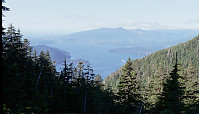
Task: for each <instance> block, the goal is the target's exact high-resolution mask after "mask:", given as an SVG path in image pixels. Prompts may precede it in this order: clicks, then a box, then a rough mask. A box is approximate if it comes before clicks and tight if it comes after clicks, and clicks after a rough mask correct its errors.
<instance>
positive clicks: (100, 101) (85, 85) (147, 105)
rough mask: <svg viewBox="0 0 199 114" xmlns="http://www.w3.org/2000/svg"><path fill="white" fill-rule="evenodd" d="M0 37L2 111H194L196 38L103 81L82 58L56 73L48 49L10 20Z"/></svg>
mask: <svg viewBox="0 0 199 114" xmlns="http://www.w3.org/2000/svg"><path fill="white" fill-rule="evenodd" d="M2 2H3V1H2ZM2 10H3V11H4V10H8V8H6V7H2ZM1 40H2V41H1V59H2V64H1V65H2V68H3V72H2V75H1V76H2V85H3V91H2V93H3V94H2V95H3V97H2V98H3V105H2V109H3V113H108V114H109V113H110V114H117V113H118V114H121V113H168V114H172V113H199V108H198V107H199V76H198V75H199V73H198V71H199V63H198V62H199V61H198V60H199V58H198V57H199V36H197V37H195V38H194V39H193V40H191V41H189V42H186V43H183V44H180V45H177V46H175V47H172V48H168V49H166V50H161V51H158V52H157V53H153V54H151V55H150V56H147V57H144V58H142V59H139V60H134V61H131V60H130V58H129V60H128V61H127V63H126V64H125V65H124V66H123V67H122V68H121V69H120V70H118V71H117V72H116V73H114V74H112V75H111V76H109V77H107V78H106V79H105V81H104V82H102V79H101V77H100V75H95V74H94V73H93V71H94V70H93V69H92V67H91V66H90V65H87V66H84V64H83V63H82V62H80V63H79V65H77V66H74V65H73V64H72V63H67V61H66V60H65V61H63V69H62V71H61V72H60V73H59V72H57V71H56V69H55V65H54V63H55V62H52V61H51V58H50V53H49V52H48V51H47V52H39V54H37V51H36V50H34V51H33V50H32V47H31V46H30V42H29V41H28V39H26V38H22V35H21V33H20V30H16V29H15V27H14V26H13V25H12V24H11V25H10V26H9V27H8V28H7V29H4V28H3V27H2V39H1ZM103 84H105V86H104V85H103Z"/></svg>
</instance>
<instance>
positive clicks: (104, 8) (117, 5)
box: [3, 0, 199, 34]
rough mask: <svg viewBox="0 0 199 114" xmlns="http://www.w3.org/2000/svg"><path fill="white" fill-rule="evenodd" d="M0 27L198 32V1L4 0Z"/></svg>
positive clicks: (32, 30)
mask: <svg viewBox="0 0 199 114" xmlns="http://www.w3.org/2000/svg"><path fill="white" fill-rule="evenodd" d="M3 5H5V6H7V7H9V8H10V11H9V12H5V13H4V14H5V15H6V17H4V18H3V20H4V22H3V26H4V27H7V26H8V25H9V24H10V23H12V24H13V25H14V26H15V27H16V28H19V29H20V30H21V31H23V32H25V33H57V34H59V33H73V32H79V31H85V30H92V29H97V28H106V27H108V28H116V27H123V28H126V29H199V15H198V14H199V13H198V11H199V7H198V5H199V0H6V3H4V4H3Z"/></svg>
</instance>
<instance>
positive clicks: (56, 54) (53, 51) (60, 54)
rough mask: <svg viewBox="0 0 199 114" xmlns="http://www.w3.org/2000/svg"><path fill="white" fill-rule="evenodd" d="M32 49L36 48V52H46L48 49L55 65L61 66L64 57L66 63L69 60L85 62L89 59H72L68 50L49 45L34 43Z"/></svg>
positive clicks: (75, 62) (76, 62) (69, 61)
mask: <svg viewBox="0 0 199 114" xmlns="http://www.w3.org/2000/svg"><path fill="white" fill-rule="evenodd" d="M33 50H36V51H37V54H40V52H41V51H43V52H46V51H47V50H48V51H49V53H50V56H51V60H52V61H55V62H56V66H61V65H62V64H63V61H64V59H65V58H66V61H67V62H68V63H71V62H72V63H74V64H78V63H79V62H84V63H85V64H88V63H89V61H86V60H83V59H72V58H71V55H70V53H69V52H67V51H64V50H60V49H57V48H55V47H50V46H46V45H34V46H33Z"/></svg>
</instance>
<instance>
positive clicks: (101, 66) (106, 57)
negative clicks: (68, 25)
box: [47, 42, 143, 79]
mask: <svg viewBox="0 0 199 114" xmlns="http://www.w3.org/2000/svg"><path fill="white" fill-rule="evenodd" d="M47 45H48V46H52V47H56V48H58V49H61V50H65V51H67V52H69V53H70V54H71V56H72V59H84V60H87V61H89V62H90V64H91V66H92V67H93V69H94V73H95V74H100V75H101V76H102V78H103V79H104V78H106V77H107V76H108V75H110V74H111V73H112V72H115V71H116V70H118V69H119V68H120V67H122V66H123V65H124V64H125V62H124V61H126V60H128V58H129V57H130V58H131V59H132V60H133V59H137V58H141V57H143V55H135V54H118V53H110V52H109V50H110V49H114V48H118V46H110V45H97V44H91V43H77V42H57V43H53V44H47ZM122 60H124V61H122ZM59 66H61V65H59Z"/></svg>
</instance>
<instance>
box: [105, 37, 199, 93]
mask: <svg viewBox="0 0 199 114" xmlns="http://www.w3.org/2000/svg"><path fill="white" fill-rule="evenodd" d="M176 53H177V54H178V60H179V64H180V65H181V69H185V71H184V73H186V69H188V67H189V65H190V64H193V66H194V68H195V71H197V74H198V72H199V36H197V37H195V38H193V39H192V40H190V41H187V42H185V43H181V44H179V45H176V46H173V47H170V48H167V49H163V50H160V51H157V52H155V53H152V54H151V55H149V56H146V57H143V58H141V59H136V60H133V61H132V67H133V68H135V69H136V71H137V73H138V75H137V77H139V78H140V80H142V81H147V80H148V78H150V77H152V76H153V75H154V74H156V73H157V72H158V70H160V68H162V69H164V70H165V71H164V72H165V73H167V74H168V73H169V72H170V71H171V70H172V65H173V62H174V61H173V60H174V58H175V54H176ZM121 75H122V68H120V69H118V70H117V71H116V72H114V73H112V74H111V75H110V76H108V77H107V78H106V79H105V80H104V83H105V86H106V87H110V86H113V88H114V89H116V87H117V84H118V83H119V80H118V79H119V77H120V76H121ZM198 75H199V74H198Z"/></svg>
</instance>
